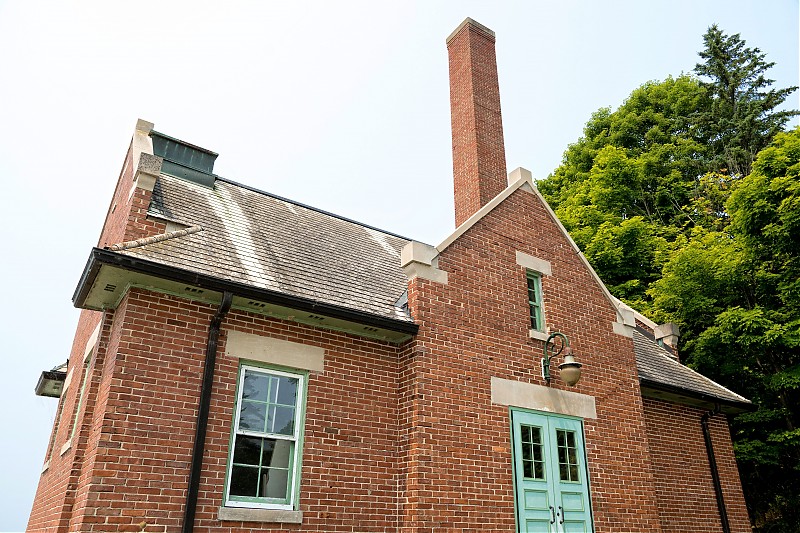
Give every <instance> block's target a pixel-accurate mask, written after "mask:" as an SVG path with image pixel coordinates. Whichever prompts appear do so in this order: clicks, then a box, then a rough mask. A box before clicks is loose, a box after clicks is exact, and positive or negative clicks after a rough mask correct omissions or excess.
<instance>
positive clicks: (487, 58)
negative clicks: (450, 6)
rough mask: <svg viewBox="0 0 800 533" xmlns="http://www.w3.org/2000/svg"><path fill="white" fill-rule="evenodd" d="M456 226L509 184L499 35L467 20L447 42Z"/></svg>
mask: <svg viewBox="0 0 800 533" xmlns="http://www.w3.org/2000/svg"><path fill="white" fill-rule="evenodd" d="M447 51H448V55H449V57H450V109H451V126H452V130H453V176H454V183H455V188H454V194H455V213H456V226H458V225H460V224H461V223H462V222H464V221H465V220H466V219H468V218H469V217H471V216H472V215H473V214H474V213H475V212H476V211H478V210H479V209H480V208H481V207H482V206H484V205H486V204H487V203H489V201H490V200H491V199H492V198H494V197H495V196H497V195H498V194H500V193H501V192H502V191H503V190H504V189H505V188H506V183H507V180H506V152H505V146H504V144H503V120H502V117H501V115H500V87H499V84H498V81H497V59H496V57H495V49H494V36H493V35H490V34H488V33H486V32H485V31H484V30H482V29H479V28H478V27H476V26H473V25H472V24H467V25H465V26H464V27H463V28H462V29H461V30H460V31H459V32H458V33H457V34H456V35H454V36H452V38H451V39H450V40H449V41H448V43H447Z"/></svg>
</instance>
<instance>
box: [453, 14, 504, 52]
mask: <svg viewBox="0 0 800 533" xmlns="http://www.w3.org/2000/svg"><path fill="white" fill-rule="evenodd" d="M466 26H472V27H473V28H475V29H476V30H478V31H479V32H481V33H483V34H485V35H486V36H487V37H489V38H490V39H491V40H492V41H494V32H493V31H492V30H490V29H489V28H487V27H486V26H484V25H483V24H481V23H480V22H476V21H475V20H473V19H471V18H469V17H467V18H465V19H464V22H462V23H461V24H459V25H458V27H457V28H456V29H455V30H453V33H451V34H450V35H449V36H448V37H447V40H446V41H445V43H447V44H448V45H449V44H450V41H452V40H453V39H454V38H455V36H456V35H458V34H459V33H460V32H461V30H463V29H464V28H465V27H466Z"/></svg>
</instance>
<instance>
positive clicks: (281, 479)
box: [259, 468, 289, 498]
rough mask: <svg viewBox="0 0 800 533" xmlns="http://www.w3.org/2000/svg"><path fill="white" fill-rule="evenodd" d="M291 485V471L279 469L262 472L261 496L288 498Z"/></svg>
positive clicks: (268, 469) (267, 469) (264, 469)
mask: <svg viewBox="0 0 800 533" xmlns="http://www.w3.org/2000/svg"><path fill="white" fill-rule="evenodd" d="M288 485H289V471H288V470H284V469H279V468H263V469H262V470H261V487H260V494H259V496H261V497H262V498H286V492H287V489H288Z"/></svg>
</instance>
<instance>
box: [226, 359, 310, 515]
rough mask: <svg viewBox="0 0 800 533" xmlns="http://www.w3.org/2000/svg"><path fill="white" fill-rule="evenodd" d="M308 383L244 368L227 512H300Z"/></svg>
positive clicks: (257, 368) (294, 375) (236, 408)
mask: <svg viewBox="0 0 800 533" xmlns="http://www.w3.org/2000/svg"><path fill="white" fill-rule="evenodd" d="M306 383H307V375H306V374H305V373H300V372H290V371H286V370H278V369H274V368H269V367H262V366H255V365H252V364H242V365H240V367H239V379H238V385H237V390H236V403H235V405H234V420H233V428H232V431H231V439H230V445H229V448H228V468H227V475H226V480H225V506H227V507H249V508H263V509H284V510H294V509H296V508H297V504H298V498H299V490H300V470H301V457H302V448H303V446H302V442H303V428H304V419H305V413H304V411H305V397H306Z"/></svg>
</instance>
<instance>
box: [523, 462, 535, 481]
mask: <svg viewBox="0 0 800 533" xmlns="http://www.w3.org/2000/svg"><path fill="white" fill-rule="evenodd" d="M522 475H523V477H526V478H534V473H533V461H525V460H523V461H522Z"/></svg>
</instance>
